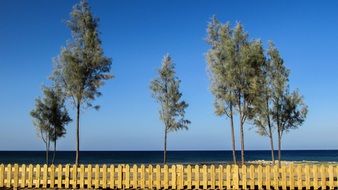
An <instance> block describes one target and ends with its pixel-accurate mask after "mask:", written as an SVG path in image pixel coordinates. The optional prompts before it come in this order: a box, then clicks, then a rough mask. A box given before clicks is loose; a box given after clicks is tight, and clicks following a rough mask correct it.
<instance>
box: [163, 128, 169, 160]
mask: <svg viewBox="0 0 338 190" xmlns="http://www.w3.org/2000/svg"><path fill="white" fill-rule="evenodd" d="M167 133H168V130H167V126H165V129H164V151H163V164H166V163H167Z"/></svg>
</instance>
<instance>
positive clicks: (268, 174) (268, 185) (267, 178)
mask: <svg viewBox="0 0 338 190" xmlns="http://www.w3.org/2000/svg"><path fill="white" fill-rule="evenodd" d="M265 188H266V189H270V188H271V168H270V165H267V166H266V167H265Z"/></svg>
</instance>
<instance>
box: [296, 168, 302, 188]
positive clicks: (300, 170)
mask: <svg viewBox="0 0 338 190" xmlns="http://www.w3.org/2000/svg"><path fill="white" fill-rule="evenodd" d="M297 187H298V189H302V188H303V173H302V165H298V166H297Z"/></svg>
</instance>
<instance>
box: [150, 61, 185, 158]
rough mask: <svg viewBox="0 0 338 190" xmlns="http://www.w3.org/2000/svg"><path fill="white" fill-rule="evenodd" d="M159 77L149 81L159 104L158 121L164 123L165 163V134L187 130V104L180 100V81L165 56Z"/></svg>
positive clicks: (165, 148)
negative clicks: (185, 116)
mask: <svg viewBox="0 0 338 190" xmlns="http://www.w3.org/2000/svg"><path fill="white" fill-rule="evenodd" d="M158 73H159V76H158V77H157V78H156V79H154V80H153V81H151V84H150V89H151V91H152V95H153V97H154V98H155V99H156V101H157V102H158V103H159V104H160V119H161V120H162V121H163V123H164V154H163V163H166V162H167V134H168V132H171V131H177V130H180V129H188V125H189V124H190V121H189V120H187V119H185V118H184V115H185V109H186V108H187V107H188V104H187V103H186V102H185V101H182V100H181V97H182V93H181V92H180V91H179V86H180V80H179V79H178V78H177V77H176V76H175V66H174V64H173V62H172V60H171V57H170V56H169V55H165V56H164V58H163V62H162V67H161V68H160V69H159V71H158Z"/></svg>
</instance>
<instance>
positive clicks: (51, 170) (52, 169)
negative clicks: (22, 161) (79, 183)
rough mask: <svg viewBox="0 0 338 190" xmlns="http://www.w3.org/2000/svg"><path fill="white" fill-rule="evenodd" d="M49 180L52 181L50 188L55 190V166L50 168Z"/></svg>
mask: <svg viewBox="0 0 338 190" xmlns="http://www.w3.org/2000/svg"><path fill="white" fill-rule="evenodd" d="M47 170H48V169H47ZM47 178H48V176H47ZM49 179H50V183H49V188H54V187H55V166H54V165H51V166H50V178H49ZM47 184H48V179H47Z"/></svg>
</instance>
